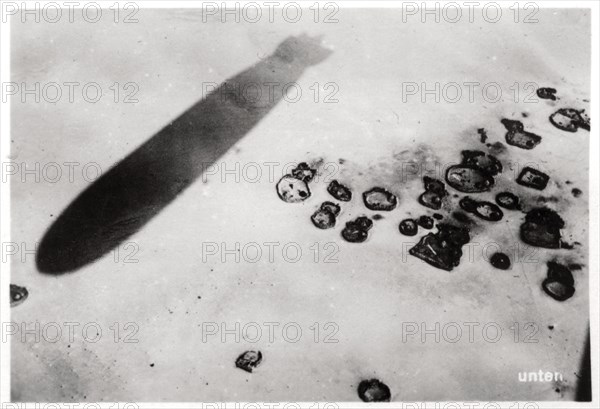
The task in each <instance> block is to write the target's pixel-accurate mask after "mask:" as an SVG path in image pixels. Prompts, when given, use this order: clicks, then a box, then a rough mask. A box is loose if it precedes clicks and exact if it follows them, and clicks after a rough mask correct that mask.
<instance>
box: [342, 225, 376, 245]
mask: <svg viewBox="0 0 600 409" xmlns="http://www.w3.org/2000/svg"><path fill="white" fill-rule="evenodd" d="M368 236H369V234H368V233H367V232H366V231H365V230H362V229H360V228H358V227H357V226H354V225H351V226H348V225H346V227H345V228H344V230H342V237H343V238H344V240H346V241H348V242H350V243H362V242H364V241H365V240H367V237H368Z"/></svg>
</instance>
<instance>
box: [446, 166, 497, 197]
mask: <svg viewBox="0 0 600 409" xmlns="http://www.w3.org/2000/svg"><path fill="white" fill-rule="evenodd" d="M446 182H447V183H448V184H449V185H450V186H452V187H453V188H454V189H456V190H458V191H460V192H463V193H480V192H487V191H489V190H490V188H491V187H492V186H494V178H493V177H492V176H490V175H489V174H488V173H486V172H484V171H482V170H480V169H477V168H475V167H472V166H465V165H454V166H450V167H449V168H448V170H447V171H446Z"/></svg>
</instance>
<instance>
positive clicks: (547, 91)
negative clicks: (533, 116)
mask: <svg viewBox="0 0 600 409" xmlns="http://www.w3.org/2000/svg"><path fill="white" fill-rule="evenodd" d="M536 93H537V96H538V97H540V98H541V99H549V100H552V101H556V95H554V94H556V89H554V88H538V89H537V91H536Z"/></svg>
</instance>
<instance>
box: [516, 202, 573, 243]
mask: <svg viewBox="0 0 600 409" xmlns="http://www.w3.org/2000/svg"><path fill="white" fill-rule="evenodd" d="M564 226H565V222H564V220H563V219H562V218H561V217H560V216H559V215H558V213H556V212H555V211H554V210H551V209H548V208H546V207H538V208H535V209H532V210H530V211H529V212H528V213H527V215H526V216H525V222H523V224H521V228H520V234H521V240H523V242H525V243H526V244H530V245H532V246H536V247H543V248H548V249H557V248H560V229H562V228H563V227H564Z"/></svg>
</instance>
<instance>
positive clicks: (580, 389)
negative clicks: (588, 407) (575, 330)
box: [575, 327, 598, 402]
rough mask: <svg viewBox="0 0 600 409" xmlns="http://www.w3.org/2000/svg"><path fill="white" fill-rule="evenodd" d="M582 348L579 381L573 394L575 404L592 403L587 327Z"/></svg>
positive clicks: (589, 346)
mask: <svg viewBox="0 0 600 409" xmlns="http://www.w3.org/2000/svg"><path fill="white" fill-rule="evenodd" d="M584 348H585V350H584V353H583V356H582V357H581V362H580V364H579V380H578V382H577V390H576V392H575V401H577V402H591V401H592V360H591V345H590V328H589V327H588V333H587V339H586V341H585V346H584ZM597 381H598V379H596V382H597Z"/></svg>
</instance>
